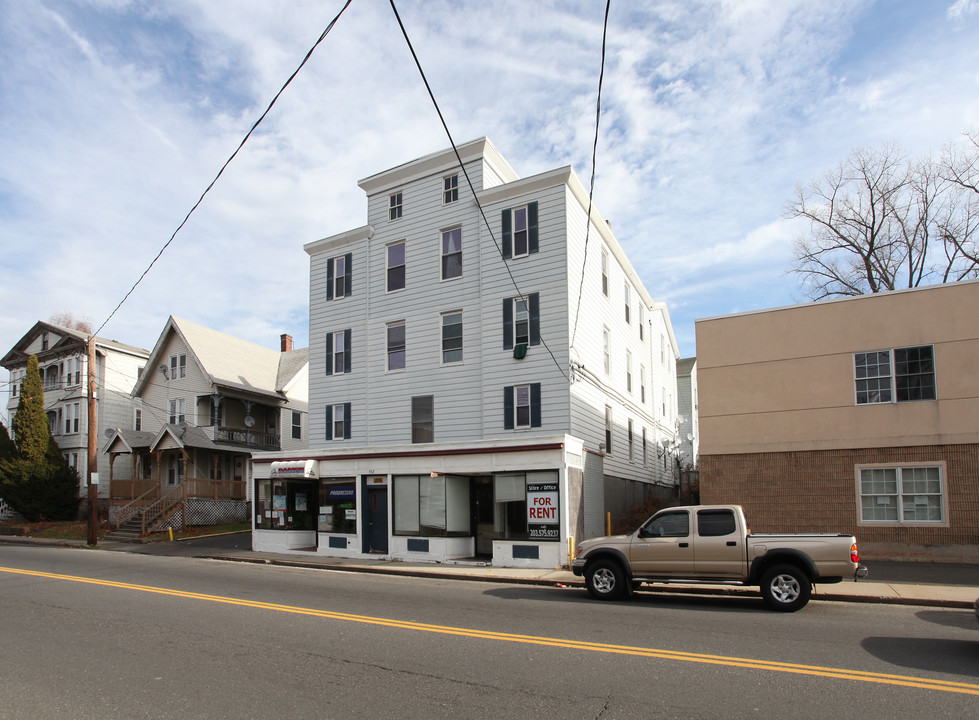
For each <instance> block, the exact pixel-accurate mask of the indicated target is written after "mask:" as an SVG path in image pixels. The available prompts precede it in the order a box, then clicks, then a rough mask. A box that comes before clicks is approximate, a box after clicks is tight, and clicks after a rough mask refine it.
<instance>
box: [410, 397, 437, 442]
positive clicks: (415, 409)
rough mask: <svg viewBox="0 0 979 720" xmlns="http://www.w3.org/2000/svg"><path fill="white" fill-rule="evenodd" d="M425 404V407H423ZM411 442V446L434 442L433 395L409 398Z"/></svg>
mask: <svg viewBox="0 0 979 720" xmlns="http://www.w3.org/2000/svg"><path fill="white" fill-rule="evenodd" d="M426 403H427V405H428V406H427V407H425V404H426ZM426 431H427V435H426V434H425V433H426ZM411 442H412V444H413V445H415V444H424V443H433V442H435V396H434V395H413V396H412V397H411Z"/></svg>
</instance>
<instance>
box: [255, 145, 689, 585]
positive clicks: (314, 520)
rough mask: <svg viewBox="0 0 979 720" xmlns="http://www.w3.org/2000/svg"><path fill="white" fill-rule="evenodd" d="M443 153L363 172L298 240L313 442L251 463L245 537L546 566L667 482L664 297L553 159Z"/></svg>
mask: <svg viewBox="0 0 979 720" xmlns="http://www.w3.org/2000/svg"><path fill="white" fill-rule="evenodd" d="M458 153H459V157H461V160H462V163H463V165H464V168H465V172H463V168H462V167H461V166H460V164H459V158H458V157H457V155H456V152H455V151H454V150H452V149H448V150H445V151H441V152H437V153H434V154H432V155H428V156H426V157H422V158H419V159H417V160H414V161H412V162H408V163H406V164H403V165H399V166H397V167H395V168H392V169H390V170H386V171H384V172H381V173H379V174H377V175H372V176H371V177H368V178H366V179H364V180H361V181H360V182H359V186H360V187H361V188H362V189H363V190H364V192H365V193H366V194H367V202H368V217H367V224H366V225H364V226H362V227H359V228H355V229H353V230H348V231H346V232H342V233H340V234H337V235H333V236H331V237H327V238H324V239H322V240H317V241H315V242H311V243H309V244H307V245H306V246H305V250H306V252H307V253H308V254H309V257H310V313H309V318H310V319H309V339H310V351H309V360H310V371H309V412H310V416H309V438H310V439H309V450H308V451H303V452H299V453H297V452H288V451H279V452H269V453H258V454H256V455H254V456H253V460H254V464H255V465H254V471H255V489H254V499H255V504H254V512H253V523H254V533H253V544H254V548H255V549H256V550H269V551H278V552H293V551H294V552H313V553H318V554H324V555H331V556H346V557H367V556H371V557H377V556H380V557H387V558H392V559H403V560H429V561H433V562H435V561H442V562H444V561H451V560H461V559H469V560H474V559H475V560H482V561H484V562H492V564H494V565H499V566H527V567H554V566H557V565H561V564H564V563H566V562H567V558H568V552H569V543H570V540H571V539H572V538H579V539H580V538H582V537H583V536H586V535H595V534H601V533H602V530H603V526H604V519H605V512H606V510H622V509H624V508H625V507H627V506H628V505H630V504H632V503H635V502H638V501H641V500H643V499H645V498H647V497H648V496H649V495H650V494H651V493H653V492H654V491H656V490H657V489H659V490H660V491H661V492H665V493H669V492H670V491H671V490H672V487H673V483H674V477H673V468H674V466H675V460H674V458H672V457H670V456H669V448H670V447H671V446H674V445H675V442H674V441H675V439H676V432H677V427H678V425H677V412H676V405H677V389H676V388H677V380H676V361H677V358H678V352H677V345H676V340H675V338H674V335H673V332H672V328H671V324H670V318H669V314H668V312H667V309H666V307H665V305H664V304H663V303H661V302H654V301H653V300H652V298H651V297H650V295H649V293H648V292H647V290H646V289H645V287H643V284H642V282H641V281H640V279H639V277H638V275H637V274H636V272H635V270H634V269H633V267H632V266H631V264H630V263H629V260H628V259H627V258H626V256H625V254H624V253H623V251H622V248H621V247H620V246H619V243H618V242H617V241H616V239H615V237H614V236H613V234H612V231H611V229H610V226H609V224H608V223H607V222H606V221H605V220H604V219H603V218H602V216H601V215H600V214H599V212H598V211H597V210H596V209H594V208H592V211H591V218H590V220H589V218H588V216H587V208H588V205H589V203H588V194H587V191H586V190H585V188H584V186H583V185H582V183H581V182H580V180H579V179H578V177H577V175H575V173H574V171H573V170H572V169H571V168H570V167H562V168H558V169H556V170H551V171H549V172H544V173H541V174H539V175H534V176H532V177H527V178H520V177H518V176H517V174H516V173H515V172H514V171H513V169H512V168H511V167H510V165H509V163H507V161H506V160H505V159H504V158H503V157H502V156H501V155H500V153H499V151H498V150H497V149H496V148H495V147H494V146H493V144H492V143H490V142H489V141H488V140H487V139H485V138H482V139H479V140H476V141H473V142H469V143H467V144H465V145H462V146H460V147H459V148H458ZM467 175H468V179H467ZM470 183H471V186H470ZM474 192H475V197H474V195H473V193H474ZM477 199H478V204H477V202H476V200H477ZM579 292H580V294H579Z"/></svg>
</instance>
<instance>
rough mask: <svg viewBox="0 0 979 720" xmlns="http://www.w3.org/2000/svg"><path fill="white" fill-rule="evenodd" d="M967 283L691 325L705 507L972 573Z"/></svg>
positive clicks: (972, 387) (976, 449)
mask: <svg viewBox="0 0 979 720" xmlns="http://www.w3.org/2000/svg"><path fill="white" fill-rule="evenodd" d="M977 361H979V281H970V282H960V283H954V284H948V285H936V286H931V287H923V288H916V289H913V290H905V291H898V292H891V293H881V294H876V295H864V296H860V297H854V298H848V299H843V300H835V301H827V302H820V303H811V304H807V305H797V306H792V307H785V308H776V309H772V310H763V311H757V312H749V313H742V314H737V315H728V316H723V317H715V318H707V319H704V320H699V321H697V365H698V381H699V387H700V442H701V446H700V452H701V455H700V461H701V462H700V470H701V475H700V482H701V486H700V487H701V498H702V501H703V502H705V503H726V502H736V503H741V504H742V505H744V506H745V510H746V512H747V513H748V517H749V520H750V522H751V526H752V530H753V531H755V532H762V531H845V532H848V533H850V532H852V533H853V534H854V535H856V536H857V538H858V541H859V542H860V547H861V551H862V553H863V554H864V555H865V556H866V557H868V558H870V559H873V558H878V559H884V558H894V559H929V560H948V561H970V562H977V561H979V368H977Z"/></svg>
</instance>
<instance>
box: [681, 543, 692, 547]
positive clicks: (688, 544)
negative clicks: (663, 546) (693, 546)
mask: <svg viewBox="0 0 979 720" xmlns="http://www.w3.org/2000/svg"><path fill="white" fill-rule="evenodd" d="M680 547H690V543H680Z"/></svg>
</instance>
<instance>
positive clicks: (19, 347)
mask: <svg viewBox="0 0 979 720" xmlns="http://www.w3.org/2000/svg"><path fill="white" fill-rule="evenodd" d="M45 332H46V333H49V334H51V335H55V336H56V337H57V339H55V340H54V342H52V343H51V344H50V345H48V349H47V350H44V351H42V352H43V354H44V355H48V354H57V353H58V352H60V351H63V350H64V351H67V350H69V349H70V350H71V351H72V352H78V351H79V350H80V349H81V350H84V347H85V345H87V344H88V339H89V338H90V337H91V334H90V333H87V332H82V331H81V330H75V329H73V328H66V327H62V326H61V325H55V324H54V323H49V322H44V321H43V320H39V321H37V322H36V323H34V325H33V326H32V327H31V329H30V330H28V331H27V332H26V333H24V335H23V337H21V339H20V340H18V341H17V343H16V344H15V345H14V346H13V347H12V348H11V349H10V350H9V351H8V352H7V354H6V355H4V356H3V358H2V359H0V366H3V367H5V368H8V367H9V366H11V365H14V366H16V365H20V364H21V363H26V362H27V358H28V357H30V355H31V354H32V353H29V352H27V348H29V347H30V346H31V344H32V343H33V342H34V340H35V339H36V338H37V337H38V336H39V335H40V334H41V333H45ZM95 349H96V352H98V351H99V350H102V352H103V354H104V353H105V351H106V350H117V351H119V352H123V353H127V354H129V355H136V356H138V357H146V356H147V355H149V352H150V351H149V350H147V349H146V348H141V347H136V346H135V345H126V344H125V343H121V342H118V341H117V340H106V339H105V338H102V337H98V336H96V338H95ZM36 354H39V355H40V354H42V353H36Z"/></svg>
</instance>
